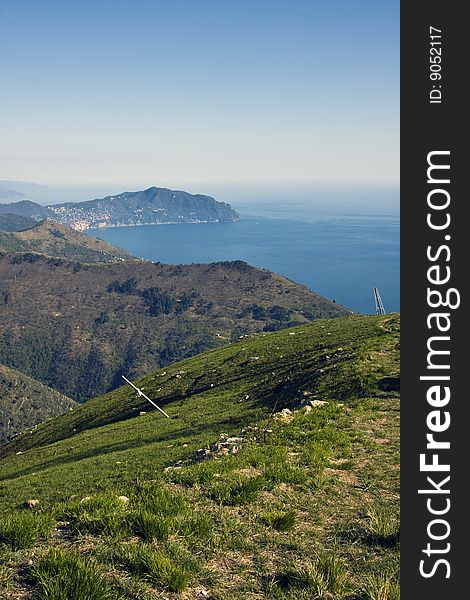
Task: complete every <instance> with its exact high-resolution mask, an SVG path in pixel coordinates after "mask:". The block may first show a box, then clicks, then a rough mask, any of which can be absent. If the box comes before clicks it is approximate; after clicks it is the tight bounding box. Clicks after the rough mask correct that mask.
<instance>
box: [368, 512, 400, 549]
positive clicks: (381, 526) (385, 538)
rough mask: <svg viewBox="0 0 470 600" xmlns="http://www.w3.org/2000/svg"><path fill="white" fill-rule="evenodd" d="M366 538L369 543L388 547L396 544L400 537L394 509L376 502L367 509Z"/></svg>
mask: <svg viewBox="0 0 470 600" xmlns="http://www.w3.org/2000/svg"><path fill="white" fill-rule="evenodd" d="M365 532H366V540H367V541H368V542H369V543H370V544H376V545H379V546H384V547H389V546H396V545H397V544H398V541H399V537H400V527H399V522H398V518H397V514H396V510H393V509H391V508H390V507H388V506H385V505H384V504H381V503H379V504H376V505H375V506H371V507H370V508H369V509H368V510H367V525H366V528H365Z"/></svg>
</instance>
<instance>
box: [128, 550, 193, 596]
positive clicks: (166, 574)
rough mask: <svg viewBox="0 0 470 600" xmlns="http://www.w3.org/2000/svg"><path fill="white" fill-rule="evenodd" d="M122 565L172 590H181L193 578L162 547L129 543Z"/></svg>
mask: <svg viewBox="0 0 470 600" xmlns="http://www.w3.org/2000/svg"><path fill="white" fill-rule="evenodd" d="M120 561H121V565H122V566H123V567H124V568H125V569H126V570H128V571H129V572H130V573H133V574H135V575H139V576H142V577H144V578H146V579H148V580H149V581H150V582H152V583H155V584H156V585H158V586H160V587H163V588H165V589H167V590H170V591H172V592H181V591H183V590H184V589H185V588H186V587H187V586H188V583H189V581H190V579H191V574H190V573H189V571H188V570H187V569H186V568H185V567H184V566H181V565H179V564H177V562H176V561H175V560H174V559H172V558H171V557H170V556H168V554H166V553H165V552H163V551H162V550H160V549H155V548H151V547H148V546H142V545H129V546H128V547H127V548H125V549H124V550H123V551H122V553H121V555H120Z"/></svg>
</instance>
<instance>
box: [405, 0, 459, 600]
mask: <svg viewBox="0 0 470 600" xmlns="http://www.w3.org/2000/svg"><path fill="white" fill-rule="evenodd" d="M464 8H465V4H464V3H458V2H455V1H454V2H452V1H447V2H443V1H439V2H438V1H435V0H427V1H423V0H421V1H415V2H407V3H405V2H402V4H401V57H400V60H401V318H402V340H401V360H402V376H401V378H402V385H401V389H402V433H401V479H402V492H401V523H402V527H401V597H402V598H403V599H404V600H408V599H410V600H416V599H421V598H423V599H426V600H433V599H436V600H437V599H439V600H441V599H442V598H463V597H465V596H466V595H468V593H469V592H468V591H467V586H466V585H465V583H466V582H465V581H464V577H465V576H466V574H467V571H468V567H467V565H466V563H467V554H468V551H467V549H466V541H467V536H468V534H469V533H470V527H469V522H470V521H469V519H468V517H467V514H466V512H467V510H466V509H467V506H468V505H469V499H468V497H467V494H469V492H467V491H466V487H467V486H466V483H467V472H468V471H469V469H468V466H467V465H466V458H467V455H468V447H467V439H468V440H470V420H469V419H468V418H467V417H468V405H469V404H470V398H469V391H468V390H467V389H466V388H467V381H466V380H467V377H466V373H468V374H469V376H470V364H467V363H468V362H469V359H467V356H468V355H469V354H470V352H469V349H468V345H467V338H468V333H470V327H469V324H468V320H469V316H467V314H466V311H465V305H466V298H467V292H468V289H467V288H468V282H467V280H468V278H469V277H468V271H469V268H468V264H467V258H468V257H469V252H468V249H467V247H466V243H465V242H466V238H467V237H468V238H470V229H469V225H468V224H467V222H466V219H465V212H468V211H466V205H467V204H470V199H468V192H467V191H466V190H465V187H464V186H465V179H466V175H467V172H468V171H469V168H468V167H467V165H466V158H467V156H468V150H467V149H466V144H467V140H466V138H467V131H468V118H467V111H468V108H466V107H465V108H464V102H465V103H466V104H468V100H467V99H466V95H465V93H464V86H465V83H466V80H467V79H468V75H467V73H468V71H469V68H470V64H468V61H467V58H468V55H469V54H470V53H469V52H468V51H467V50H466V40H467V39H468V37H469V32H468V28H469V24H468V23H466V20H465V17H464V15H463V11H464ZM431 26H432V27H435V28H437V29H440V30H441V32H442V33H441V36H442V37H441V38H439V37H435V38H433V39H431V38H430V27H431ZM433 33H434V34H436V33H437V32H433ZM432 41H434V42H439V41H440V42H441V43H440V44H438V43H435V44H433V45H431V42H432ZM431 47H435V48H438V47H440V48H441V62H440V63H439V64H440V65H441V66H440V69H439V68H438V67H436V66H435V67H433V71H432V70H431V64H432V63H431V60H433V59H431V56H432V57H433V56H435V55H437V52H433V53H430V48H431ZM434 60H435V59H434ZM437 62H438V61H437ZM432 72H435V73H440V74H441V76H442V79H440V80H439V79H438V78H437V77H436V78H435V79H434V80H433V79H431V73H432ZM433 77H434V76H433ZM434 85H435V86H436V87H433V86H434ZM439 85H440V86H441V87H440V88H439V87H438V86H439ZM433 90H439V91H440V92H441V93H442V98H441V102H437V100H439V93H438V92H437V91H433ZM431 91H433V94H432V95H433V100H434V102H432V103H431V102H430V92H431ZM433 151H434V152H435V151H448V152H449V154H448V155H447V154H435V155H432V157H429V160H431V161H432V162H435V163H438V162H440V163H441V164H448V165H450V169H449V170H448V171H445V170H443V169H440V170H439V169H435V170H432V171H430V173H429V175H430V179H431V181H430V182H429V181H428V174H427V169H428V156H429V153H430V152H433ZM446 179H449V182H448V183H445V182H444V181H445V180H446ZM433 180H434V181H433ZM436 180H439V181H436ZM432 190H441V191H436V192H435V193H433V194H431V197H430V199H429V198H428V194H429V193H430V192H431V191H432ZM442 190H444V191H442ZM447 195H448V197H449V198H450V202H449V206H448V207H446V208H444V209H443V210H436V209H431V208H430V207H429V206H428V201H430V202H431V204H433V202H434V201H436V204H438V203H439V202H441V203H442V205H444V204H446V200H447ZM429 213H431V217H430V218H431V219H432V221H431V223H433V224H435V225H438V226H439V225H441V224H444V223H445V222H446V219H447V217H446V214H447V213H448V214H449V218H450V219H451V221H450V224H449V226H448V227H446V228H445V229H432V227H431V226H429V224H427V218H428V214H429ZM446 236H450V239H448V238H446ZM444 246H447V247H448V248H449V251H450V256H449V254H448V251H447V250H446V249H445V248H444ZM428 247H430V248H431V250H430V251H429V252H430V254H431V257H436V255H437V254H438V257H437V258H433V259H430V258H429V257H428V256H427V252H428V250H427V248H428ZM441 247H442V249H441V250H440V252H438V251H439V248H441ZM436 265H438V266H439V267H438V269H437V270H434V271H431V272H430V273H428V269H429V268H430V267H432V266H436ZM446 267H449V270H447V269H446ZM449 273H450V279H449V281H448V282H447V283H439V284H431V283H430V282H429V277H431V278H432V277H435V278H436V277H437V278H438V279H440V280H441V279H444V275H446V276H447V274H449ZM428 287H429V288H430V289H435V290H438V291H441V293H442V294H443V296H445V294H446V292H447V290H449V289H450V288H455V290H457V291H458V294H457V292H454V293H451V302H452V303H454V304H456V303H457V297H458V295H460V306H459V307H458V308H454V309H452V308H447V307H444V306H440V307H437V308H431V307H430V305H429V301H428V295H427V294H428V292H427V289H428ZM431 301H434V302H435V303H438V296H437V295H436V294H435V295H434V296H433V297H432V299H431ZM438 312H440V313H445V314H447V315H449V321H447V317H442V319H441V321H440V324H441V326H442V327H443V328H444V326H445V325H446V324H449V323H450V328H449V331H447V332H441V331H438V328H437V321H438V319H437V318H432V317H431V320H430V322H429V323H428V322H427V318H428V317H429V315H430V314H431V313H438ZM429 325H431V327H429ZM467 332H468V333H467ZM432 336H448V337H449V338H450V339H448V340H445V339H436V340H433V341H431V342H430V343H431V348H433V349H437V348H439V349H441V350H449V351H450V354H442V355H429V354H428V353H429V350H428V347H427V344H428V343H429V340H430V337H432ZM428 359H429V360H431V363H432V364H433V365H438V368H434V369H432V368H430V365H429V363H428ZM445 365H449V367H450V368H449V369H444V368H440V367H443V366H445ZM420 376H433V377H435V376H449V377H450V380H449V381H446V380H444V379H442V380H435V381H432V380H426V379H425V380H420ZM469 384H470V377H469ZM432 386H440V387H439V388H438V389H439V390H440V392H439V394H441V395H442V394H444V391H445V390H444V387H449V390H450V394H451V396H450V400H449V401H448V402H447V403H446V404H445V402H444V400H443V401H442V403H441V406H438V404H439V397H438V394H437V392H436V390H435V392H436V393H435V394H434V396H432V397H431V401H432V399H433V398H434V399H435V400H436V402H435V405H434V406H431V404H430V402H429V400H428V397H427V394H428V390H429V388H430V387H432ZM436 410H437V411H439V414H438V415H436V414H434V416H430V417H428V415H430V413H431V412H432V411H436ZM446 413H448V415H446ZM427 418H429V419H430V421H429V422H427ZM448 418H450V419H451V420H450V426H449V427H448V428H447V429H445V430H444V431H442V432H440V433H434V439H436V440H440V441H442V442H446V441H448V442H450V449H445V448H442V449H439V450H433V449H427V448H426V445H427V441H428V440H427V438H426V434H428V433H432V431H431V430H430V429H429V426H430V425H431V427H434V428H437V427H438V426H439V427H440V426H442V427H443V428H444V425H445V424H446V419H448ZM423 453H425V454H426V458H425V459H424V460H425V462H426V463H427V464H429V463H430V462H432V460H433V457H432V455H433V454H435V453H436V454H437V456H438V458H437V459H436V460H438V461H439V464H443V465H444V464H448V465H449V466H450V470H449V471H448V472H445V471H433V472H431V471H428V472H425V471H423V470H420V454H423ZM439 468H440V467H439ZM427 476H430V477H431V478H433V480H434V485H433V484H432V483H431V482H429V481H428V480H427ZM448 476H450V479H449V480H448V481H447V482H446V483H442V482H443V480H445V478H446V477H448ZM436 486H437V487H439V488H440V489H441V491H442V490H448V491H449V493H437V489H436ZM419 489H424V490H426V489H427V490H434V491H435V492H436V493H434V494H431V493H423V494H419V493H418V490H419ZM449 502H450V504H449ZM446 508H448V510H447V511H446V512H445V513H444V512H443V513H442V514H441V515H437V514H434V515H433V514H431V513H430V509H432V510H435V511H436V512H437V511H444V510H445V509H446ZM436 519H437V520H439V519H441V520H442V521H446V522H447V523H448V525H449V530H448V528H447V525H446V524H445V523H443V522H434V523H433V524H431V525H430V523H431V522H432V521H433V520H436ZM429 532H431V534H432V535H433V536H434V537H442V540H433V539H431V538H430V536H429ZM447 533H448V535H446V534H447ZM428 543H429V544H430V551H428V553H425V552H423V550H426V549H427V548H428V546H427V544H428ZM447 544H449V546H447ZM440 559H442V560H443V561H447V562H441V563H439V564H437V561H438V560H440ZM420 561H424V562H423V563H421V562H420ZM420 564H421V569H422V571H423V572H424V573H426V574H428V575H429V574H431V576H428V577H424V576H423V575H422V574H420ZM447 575H449V577H447ZM462 594H463V595H462Z"/></svg>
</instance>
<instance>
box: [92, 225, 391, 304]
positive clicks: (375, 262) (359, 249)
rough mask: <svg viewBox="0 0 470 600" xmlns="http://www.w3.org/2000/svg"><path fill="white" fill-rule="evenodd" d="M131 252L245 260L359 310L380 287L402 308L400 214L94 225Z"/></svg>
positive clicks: (167, 259)
mask: <svg viewBox="0 0 470 600" xmlns="http://www.w3.org/2000/svg"><path fill="white" fill-rule="evenodd" d="M89 233H90V234H91V235H94V236H96V237H99V238H101V239H103V240H106V241H108V242H110V243H111V244H114V245H116V246H120V247H121V248H124V249H126V250H128V251H129V252H131V253H132V254H134V255H136V256H139V257H142V258H145V259H147V260H151V261H153V262H158V261H159V262H163V263H170V264H189V263H208V262H215V261H223V260H238V259H240V260H244V261H246V262H248V263H250V264H252V265H255V266H257V267H262V268H266V269H270V270H271V271H274V272H276V273H279V274H280V275H284V276H285V277H289V278H290V279H293V280H294V281H296V282H298V283H302V284H304V285H306V286H307V287H309V288H310V289H311V290H313V291H315V292H318V293H320V294H322V295H324V296H326V297H327V298H330V299H334V300H335V301H336V302H339V303H341V304H344V305H345V306H347V307H349V308H351V309H352V310H353V311H355V312H359V313H373V312H374V310H375V305H374V298H373V292H372V290H373V287H374V286H377V287H378V288H379V291H380V293H381V296H382V300H383V303H384V305H385V309H386V310H387V312H392V311H398V310H399V308H400V300H399V298H400V292H399V218H398V217H397V216H357V215H354V216H332V215H327V216H325V215H318V216H317V217H312V216H310V217H309V219H308V220H300V219H299V220H295V219H285V218H268V217H265V216H256V215H251V214H243V213H242V214H241V220H240V221H239V222H237V223H201V224H176V225H143V226H139V227H112V228H101V229H90V230H89Z"/></svg>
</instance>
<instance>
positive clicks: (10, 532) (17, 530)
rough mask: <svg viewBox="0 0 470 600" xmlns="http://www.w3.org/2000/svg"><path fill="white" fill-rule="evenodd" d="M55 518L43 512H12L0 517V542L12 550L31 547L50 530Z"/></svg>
mask: <svg viewBox="0 0 470 600" xmlns="http://www.w3.org/2000/svg"><path fill="white" fill-rule="evenodd" d="M54 525H55V520H54V519H53V517H52V516H51V515H48V514H43V513H29V512H28V513H26V512H19V511H18V512H14V513H11V514H9V515H7V516H5V517H2V518H1V519H0V542H3V543H4V544H6V545H7V546H9V547H10V548H11V549H12V550H23V549H25V548H32V547H33V546H34V545H35V544H37V543H38V541H39V539H40V538H46V537H47V536H48V535H49V534H50V532H51V531H52V529H53V527H54Z"/></svg>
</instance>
